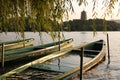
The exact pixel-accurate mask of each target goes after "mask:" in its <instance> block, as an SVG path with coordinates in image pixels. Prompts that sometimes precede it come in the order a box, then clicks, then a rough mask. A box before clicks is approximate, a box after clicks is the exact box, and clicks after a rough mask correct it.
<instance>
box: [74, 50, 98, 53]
mask: <svg viewBox="0 0 120 80" xmlns="http://www.w3.org/2000/svg"><path fill="white" fill-rule="evenodd" d="M72 51H79V52H80V51H81V49H75V50H72ZM84 52H97V53H98V52H100V51H99V50H88V49H85V50H84Z"/></svg>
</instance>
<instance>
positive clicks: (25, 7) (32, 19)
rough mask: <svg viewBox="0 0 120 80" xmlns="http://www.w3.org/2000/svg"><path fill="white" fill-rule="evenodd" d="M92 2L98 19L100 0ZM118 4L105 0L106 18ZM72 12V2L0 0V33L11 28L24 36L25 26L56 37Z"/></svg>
mask: <svg viewBox="0 0 120 80" xmlns="http://www.w3.org/2000/svg"><path fill="white" fill-rule="evenodd" d="M76 1H77V2H78V4H79V5H81V4H84V5H87V4H89V3H87V1H88V0H76ZM92 1H93V3H94V4H93V12H94V14H93V16H94V17H96V14H97V12H96V11H95V10H96V9H95V8H96V3H97V1H98V0H92ZM117 2H119V1H118V0H103V3H104V8H106V11H105V16H106V15H109V14H110V13H112V9H114V5H115V3H117ZM70 12H74V8H73V5H72V0H0V31H1V32H2V31H5V32H7V31H8V29H9V28H11V29H12V30H14V31H15V32H21V33H22V35H23V36H24V31H25V26H26V25H28V26H29V27H30V28H31V29H32V30H33V31H38V32H41V30H42V29H43V30H44V31H45V32H47V33H49V34H50V35H51V36H52V37H55V34H56V32H54V31H55V30H56V29H58V30H62V28H61V26H60V24H61V23H62V22H63V18H64V17H66V18H68V17H69V16H68V13H70ZM26 21H27V24H26ZM103 23H105V22H103ZM53 25H54V26H53ZM94 29H95V27H94Z"/></svg>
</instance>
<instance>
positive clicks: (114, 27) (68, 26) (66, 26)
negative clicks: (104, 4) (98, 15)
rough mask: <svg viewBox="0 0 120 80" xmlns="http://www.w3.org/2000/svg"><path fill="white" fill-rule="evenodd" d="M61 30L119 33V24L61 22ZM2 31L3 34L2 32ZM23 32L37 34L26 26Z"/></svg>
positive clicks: (109, 22)
mask: <svg viewBox="0 0 120 80" xmlns="http://www.w3.org/2000/svg"><path fill="white" fill-rule="evenodd" d="M26 24H27V21H26ZM34 26H35V25H34ZM36 27H37V26H36ZM53 27H57V26H55V25H53ZM61 28H62V29H61V31H120V23H117V22H115V21H107V20H103V19H89V20H80V19H74V20H69V21H65V22H63V24H62V26H61ZM94 29H95V30H94ZM2 31H3V32H5V31H4V30H2ZM7 31H8V32H14V30H13V29H12V26H8V30H7ZM24 31H25V32H33V31H34V32H37V30H33V29H32V28H30V26H28V25H25V29H24ZM40 31H43V32H44V31H45V30H44V29H41V30H40ZM54 31H59V30H58V29H57V28H56V29H55V30H54Z"/></svg>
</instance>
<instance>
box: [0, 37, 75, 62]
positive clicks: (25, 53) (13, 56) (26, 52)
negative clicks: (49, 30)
mask: <svg viewBox="0 0 120 80" xmlns="http://www.w3.org/2000/svg"><path fill="white" fill-rule="evenodd" d="M72 44H73V39H67V40H63V41H60V42H59V41H58V42H53V43H48V44H43V45H38V46H31V47H25V48H20V49H15V50H10V51H5V53H4V61H5V62H7V61H13V60H17V59H20V58H30V57H36V56H39V57H40V56H44V55H47V54H49V53H51V52H54V51H57V50H59V47H60V49H64V48H69V47H72ZM0 60H1V54H0ZM0 62H1V61H0Z"/></svg>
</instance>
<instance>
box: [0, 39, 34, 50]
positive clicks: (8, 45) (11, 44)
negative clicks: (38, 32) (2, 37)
mask: <svg viewBox="0 0 120 80" xmlns="http://www.w3.org/2000/svg"><path fill="white" fill-rule="evenodd" d="M33 41H34V39H33V38H29V39H25V40H15V41H6V42H0V45H1V46H0V48H2V44H4V49H5V50H11V49H16V48H22V47H27V46H32V45H33ZM0 50H1V49H0Z"/></svg>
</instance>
